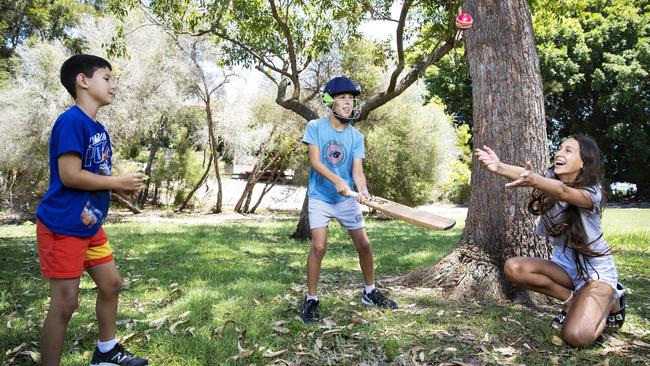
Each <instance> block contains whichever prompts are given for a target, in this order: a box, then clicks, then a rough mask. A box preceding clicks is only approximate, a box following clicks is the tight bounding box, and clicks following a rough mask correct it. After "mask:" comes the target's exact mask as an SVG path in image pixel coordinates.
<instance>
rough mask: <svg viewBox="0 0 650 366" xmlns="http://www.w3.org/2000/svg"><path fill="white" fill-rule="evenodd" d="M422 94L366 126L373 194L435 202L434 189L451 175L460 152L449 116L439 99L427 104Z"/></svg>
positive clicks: (414, 93)
mask: <svg viewBox="0 0 650 366" xmlns="http://www.w3.org/2000/svg"><path fill="white" fill-rule="evenodd" d="M419 95H420V94H419V90H418V89H417V88H412V89H411V90H409V91H407V92H405V93H404V94H402V96H400V97H398V98H396V99H395V100H393V101H392V102H390V103H388V104H386V105H384V106H383V107H381V108H379V109H378V110H377V111H375V112H373V115H372V116H371V119H370V121H369V122H371V123H365V122H364V123H363V124H362V126H361V127H362V129H363V130H364V133H365V136H366V163H365V164H364V171H365V173H366V176H367V179H368V187H369V189H370V190H371V193H373V194H376V195H379V196H383V197H386V198H389V199H393V200H395V201H398V202H401V203H404V204H408V205H419V204H423V203H427V202H430V201H431V200H432V198H433V193H434V188H435V187H436V186H437V185H439V184H441V183H442V182H445V181H446V180H447V179H448V177H449V169H448V166H447V161H448V159H449V158H451V157H453V156H455V155H456V154H457V153H456V150H457V148H456V147H455V145H454V142H455V141H454V140H455V136H454V133H453V128H452V127H451V120H450V118H449V116H447V115H445V113H444V112H443V111H442V109H441V108H440V107H438V106H437V105H435V104H433V103H429V104H426V105H424V106H423V105H421V104H420V103H419V100H420V97H419ZM366 126H367V127H366ZM364 127H365V128H364Z"/></svg>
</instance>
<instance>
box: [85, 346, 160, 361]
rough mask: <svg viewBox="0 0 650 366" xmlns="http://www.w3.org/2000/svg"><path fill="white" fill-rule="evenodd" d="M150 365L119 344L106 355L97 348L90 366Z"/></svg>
mask: <svg viewBox="0 0 650 366" xmlns="http://www.w3.org/2000/svg"><path fill="white" fill-rule="evenodd" d="M148 364H149V361H147V360H145V359H144V358H140V357H138V356H135V355H132V354H131V353H129V352H128V351H127V350H125V349H124V347H122V345H121V344H119V343H118V344H116V345H115V347H113V349H112V350H110V351H108V352H106V353H102V352H99V348H97V347H95V353H94V354H93V359H92V361H90V366H145V365H148Z"/></svg>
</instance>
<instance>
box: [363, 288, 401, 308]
mask: <svg viewBox="0 0 650 366" xmlns="http://www.w3.org/2000/svg"><path fill="white" fill-rule="evenodd" d="M361 302H362V303H363V304H364V305H365V306H367V307H369V308H371V307H375V306H376V307H379V308H382V309H397V303H396V302H395V301H393V300H391V299H389V298H387V297H386V295H384V294H382V293H381V292H379V290H377V289H374V290H372V291H371V292H370V293H369V294H367V293H366V291H363V292H362V294H361Z"/></svg>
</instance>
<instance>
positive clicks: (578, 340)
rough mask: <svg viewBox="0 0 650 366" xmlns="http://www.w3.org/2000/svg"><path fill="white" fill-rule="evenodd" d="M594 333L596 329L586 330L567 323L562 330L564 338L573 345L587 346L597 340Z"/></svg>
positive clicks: (576, 346) (577, 346)
mask: <svg viewBox="0 0 650 366" xmlns="http://www.w3.org/2000/svg"><path fill="white" fill-rule="evenodd" d="M594 333H595V332H594V331H590V330H585V329H583V328H580V327H571V326H569V324H566V325H565V326H564V329H563V330H562V339H563V340H564V342H565V343H566V344H568V345H569V346H571V347H575V348H579V347H587V346H589V345H591V344H592V343H594V341H595V340H596V338H595V337H594Z"/></svg>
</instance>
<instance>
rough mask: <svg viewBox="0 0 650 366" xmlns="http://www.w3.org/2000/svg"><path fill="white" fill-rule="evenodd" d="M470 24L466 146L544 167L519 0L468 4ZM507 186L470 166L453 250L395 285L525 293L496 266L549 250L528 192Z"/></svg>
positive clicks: (534, 77) (462, 294) (455, 295)
mask: <svg viewBox="0 0 650 366" xmlns="http://www.w3.org/2000/svg"><path fill="white" fill-rule="evenodd" d="M463 10H464V11H466V12H468V13H470V14H471V15H472V16H473V17H474V26H473V28H472V29H471V30H468V31H465V46H466V48H465V49H466V53H467V60H468V64H469V70H470V76H471V78H472V98H473V118H474V126H473V136H474V146H483V145H487V146H490V147H491V148H492V149H494V150H495V152H496V153H497V155H498V156H499V158H500V159H501V160H502V161H503V162H506V163H509V164H514V165H523V164H524V163H525V162H526V161H531V162H532V163H533V166H534V167H535V169H536V170H538V171H542V170H544V169H545V168H546V167H547V166H548V145H547V140H546V123H545V121H544V97H543V94H542V82H541V76H540V68H539V60H538V57H537V52H536V49H535V39H534V36H533V30H532V25H531V16H530V13H529V10H528V6H527V2H526V0H484V1H478V0H471V1H469V0H468V1H465V2H464V3H463ZM505 183H507V180H506V179H505V178H503V177H500V176H497V175H496V174H492V173H490V172H488V171H487V170H486V169H482V168H481V167H480V164H479V163H478V162H477V161H476V160H474V162H473V165H472V183H471V191H470V202H469V209H468V215H467V219H466V223H465V229H464V230H463V234H462V235H461V238H460V241H459V243H458V247H457V248H456V249H455V250H454V251H453V252H452V253H451V254H450V255H448V256H447V257H445V258H443V259H442V260H441V261H440V262H439V263H437V264H435V265H433V266H431V267H428V268H423V269H419V270H416V271H415V272H413V273H410V274H407V275H405V276H403V277H401V278H398V279H397V282H398V283H401V284H406V285H417V286H430V287H442V288H443V289H444V290H445V291H446V294H447V297H448V298H451V299H467V298H491V299H494V300H502V299H505V298H507V297H513V295H516V296H518V297H520V299H521V300H524V301H525V300H527V298H526V297H527V296H528V295H526V293H525V292H522V291H519V290H516V289H514V288H511V286H510V285H509V284H508V283H507V281H506V280H505V277H504V275H503V264H504V263H505V261H506V260H507V259H508V258H510V257H513V256H519V255H523V256H535V257H543V258H547V257H548V256H549V254H550V246H549V244H548V242H547V241H546V240H543V239H541V238H539V237H537V236H536V235H535V234H534V227H535V226H534V225H535V220H534V219H535V218H534V216H533V215H531V214H530V213H528V211H527V204H528V201H529V200H530V189H529V188H525V189H521V188H519V189H506V188H505V187H504V184H505Z"/></svg>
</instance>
